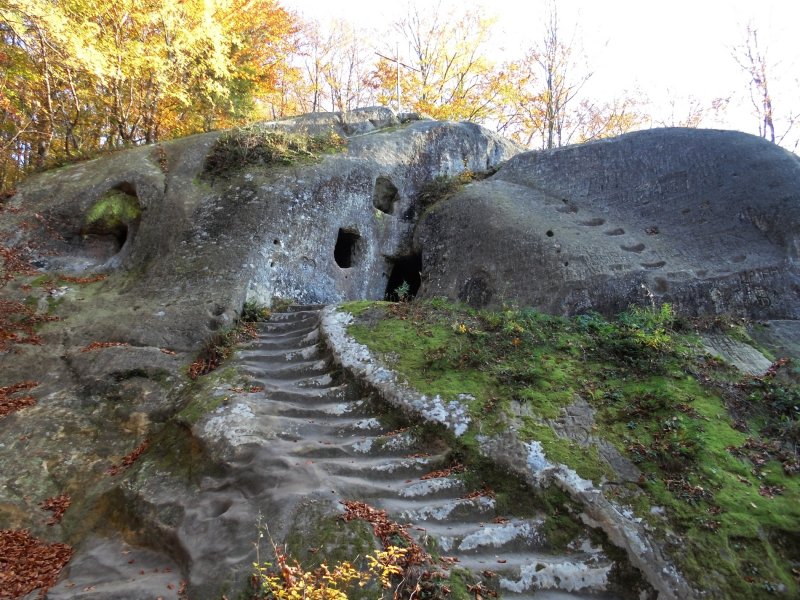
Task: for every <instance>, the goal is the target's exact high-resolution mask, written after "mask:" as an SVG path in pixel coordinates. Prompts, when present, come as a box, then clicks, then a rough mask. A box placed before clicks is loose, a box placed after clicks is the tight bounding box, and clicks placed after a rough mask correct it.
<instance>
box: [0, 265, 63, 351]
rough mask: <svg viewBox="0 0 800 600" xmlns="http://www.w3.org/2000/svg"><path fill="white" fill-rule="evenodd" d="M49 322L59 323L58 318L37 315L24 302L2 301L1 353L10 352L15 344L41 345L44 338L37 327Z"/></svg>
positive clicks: (0, 304) (0, 302)
mask: <svg viewBox="0 0 800 600" xmlns="http://www.w3.org/2000/svg"><path fill="white" fill-rule="evenodd" d="M0 287H2V281H1V280H0ZM49 321H58V317H55V316H50V315H40V314H37V313H36V311H35V310H34V309H33V308H31V307H30V306H27V305H25V304H23V303H22V302H14V301H13V300H2V299H0V352H3V351H5V350H9V349H10V348H11V347H12V346H13V345H14V344H31V345H40V344H41V343H42V338H41V336H39V335H38V334H37V333H36V331H35V327H36V325H39V324H40V323H47V322H49Z"/></svg>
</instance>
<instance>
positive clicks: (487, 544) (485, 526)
mask: <svg viewBox="0 0 800 600" xmlns="http://www.w3.org/2000/svg"><path fill="white" fill-rule="evenodd" d="M543 522H544V519H536V520H535V519H513V520H510V521H509V522H508V523H492V522H491V521H490V522H488V523H481V522H475V521H472V520H470V521H466V520H465V521H448V522H437V521H433V522H431V521H429V522H426V523H424V524H421V525H420V526H421V527H423V528H424V529H425V531H426V534H427V535H429V536H432V537H433V538H435V539H436V540H438V544H439V548H440V549H441V551H442V552H443V553H444V554H457V555H459V556H460V555H463V554H474V555H487V554H496V553H498V552H512V553H519V552H528V551H537V552H541V551H543V550H547V549H548V548H549V546H548V544H547V542H546V538H545V536H544V535H543V534H542V532H541V528H542V524H543Z"/></svg>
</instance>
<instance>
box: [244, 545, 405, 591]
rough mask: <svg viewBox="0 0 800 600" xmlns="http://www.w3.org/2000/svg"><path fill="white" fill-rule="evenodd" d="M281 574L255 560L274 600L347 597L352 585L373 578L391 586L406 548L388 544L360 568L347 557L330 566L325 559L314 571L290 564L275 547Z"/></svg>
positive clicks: (365, 582) (265, 585)
mask: <svg viewBox="0 0 800 600" xmlns="http://www.w3.org/2000/svg"><path fill="white" fill-rule="evenodd" d="M275 552H276V554H277V560H278V566H279V572H280V575H278V574H276V573H275V572H274V571H273V570H272V569H271V565H270V564H269V563H261V564H259V563H254V564H253V569H254V573H255V575H256V577H257V578H258V580H259V581H260V583H261V587H262V590H263V591H265V592H266V593H267V594H269V595H270V596H269V597H271V598H274V599H275V600H347V590H348V589H350V588H351V587H352V586H354V585H358V586H359V587H365V586H368V585H369V584H370V583H372V582H375V583H377V584H379V585H380V586H381V587H382V588H389V587H391V579H392V577H394V576H396V575H401V574H402V573H403V568H402V566H401V564H402V561H403V559H404V557H405V555H406V552H407V549H405V548H398V547H397V546H389V547H388V548H386V550H376V551H375V552H374V553H373V554H371V555H368V556H367V557H366V564H367V566H366V569H365V570H359V569H357V568H356V567H355V566H353V564H352V563H350V562H348V561H344V562H341V563H339V564H337V565H336V566H335V567H334V569H333V570H331V569H330V567H328V565H327V564H326V563H323V564H321V565H320V566H319V567H318V568H317V569H315V570H313V571H307V570H305V569H303V568H302V567H301V566H300V565H299V564H298V563H297V561H294V564H289V561H288V560H287V557H286V555H284V554H283V552H282V551H281V550H280V549H279V548H277V547H276V548H275Z"/></svg>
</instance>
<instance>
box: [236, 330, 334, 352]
mask: <svg viewBox="0 0 800 600" xmlns="http://www.w3.org/2000/svg"><path fill="white" fill-rule="evenodd" d="M319 341H320V338H319V329H312V330H310V331H308V332H302V331H300V332H294V333H291V334H285V335H281V336H270V335H259V336H258V337H257V338H256V339H255V340H253V341H252V342H250V343H249V344H248V345H247V347H248V349H259V350H302V349H303V348H307V347H308V346H314V345H316V344H318V343H319Z"/></svg>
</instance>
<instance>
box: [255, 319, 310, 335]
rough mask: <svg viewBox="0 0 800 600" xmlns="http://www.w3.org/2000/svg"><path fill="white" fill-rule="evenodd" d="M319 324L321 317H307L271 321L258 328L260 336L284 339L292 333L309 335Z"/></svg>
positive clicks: (261, 324)
mask: <svg viewBox="0 0 800 600" xmlns="http://www.w3.org/2000/svg"><path fill="white" fill-rule="evenodd" d="M318 324H319V315H307V316H304V317H302V318H299V319H283V320H278V319H274V320H269V321H264V322H262V323H259V324H258V325H257V326H256V331H258V335H260V336H265V335H270V336H277V337H282V336H285V335H288V334H292V333H299V332H301V331H302V332H305V333H308V332H309V331H311V330H312V329H314V328H315V327H317V325H318Z"/></svg>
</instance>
